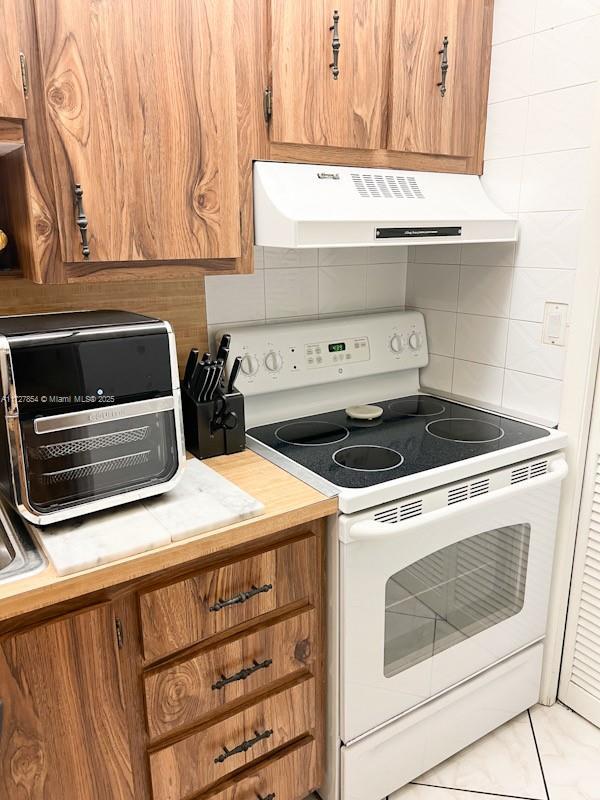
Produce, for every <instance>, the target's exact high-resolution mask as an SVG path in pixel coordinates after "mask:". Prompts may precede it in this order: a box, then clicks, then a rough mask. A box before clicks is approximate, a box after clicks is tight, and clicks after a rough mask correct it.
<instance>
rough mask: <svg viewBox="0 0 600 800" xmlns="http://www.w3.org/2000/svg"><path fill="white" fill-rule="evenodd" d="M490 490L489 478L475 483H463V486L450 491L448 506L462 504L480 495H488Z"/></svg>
mask: <svg viewBox="0 0 600 800" xmlns="http://www.w3.org/2000/svg"><path fill="white" fill-rule="evenodd" d="M489 490H490V481H489V478H482V479H481V480H479V481H473V483H463V484H462V485H461V486H454V487H453V488H452V489H449V490H448V505H449V506H451V505H454V504H455V503H462V502H464V501H465V500H468V499H469V498H471V497H479V495H482V494H487V493H488V492H489Z"/></svg>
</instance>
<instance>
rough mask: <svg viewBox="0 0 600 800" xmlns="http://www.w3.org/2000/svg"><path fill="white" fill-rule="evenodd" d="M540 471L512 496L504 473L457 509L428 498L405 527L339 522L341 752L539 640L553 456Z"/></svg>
mask: <svg viewBox="0 0 600 800" xmlns="http://www.w3.org/2000/svg"><path fill="white" fill-rule="evenodd" d="M546 461H547V462H548V463H547V465H546V467H545V470H546V471H545V474H537V472H534V473H533V477H531V476H530V477H529V479H528V480H524V481H523V482H519V483H516V484H512V485H511V483H510V481H511V470H499V471H497V472H496V473H491V474H490V475H489V485H488V486H487V489H486V492H485V493H484V494H481V495H478V496H473V495H471V499H469V495H466V496H464V501H461V502H454V498H455V497H456V496H457V494H456V487H453V486H450V487H444V488H443V489H439V490H435V492H436V495H435V497H434V499H435V501H436V502H437V503H438V504H439V502H440V497H442V498H443V506H440V507H439V508H435V509H434V510H427V509H431V508H432V506H431V495H432V494H433V493H428V495H425V496H423V513H422V514H421V515H419V516H416V517H414V518H412V519H407V520H404V521H400V522H396V523H389V522H388V523H386V522H381V521H374V520H373V517H374V512H373V511H370V512H364V513H360V514H355V515H352V517H341V518H340V539H341V543H340V575H341V585H340V625H341V739H342V741H344V742H345V743H346V744H348V743H351V742H352V741H353V740H355V739H356V738H357V737H360V736H362V735H364V734H365V733H367V732H368V731H369V730H372V729H373V728H375V727H377V726H379V725H382V724H383V723H385V722H388V721H390V720H393V719H394V718H395V717H397V716H399V715H400V714H403V713H404V712H406V711H408V710H409V709H410V708H413V707H415V706H418V705H419V704H421V703H424V702H425V701H427V700H429V699H430V698H433V697H436V696H437V695H440V694H441V693H442V692H444V691H446V690H448V689H449V688H450V687H452V686H454V685H456V684H458V683H461V682H462V681H464V680H465V679H467V678H469V677H470V676H472V675H475V674H477V673H479V672H480V671H481V670H483V669H485V668H487V667H490V666H492V665H493V664H496V663H497V662H499V661H501V660H502V659H505V658H506V657H507V656H509V655H511V654H512V653H516V652H517V651H519V650H521V649H522V648H524V647H527V646H528V645H530V644H533V643H534V642H536V641H539V640H540V639H541V638H542V637H543V636H544V633H545V627H546V615H547V608H548V594H549V587H550V579H551V573H552V560H553V552H554V538H555V532H556V520H557V514H558V504H559V497H560V482H561V480H562V478H563V477H564V475H565V474H566V463H565V461H564V459H563V458H562V457H560V456H559V457H555V458H551V459H546ZM482 477H483V476H478V477H477V478H476V479H473V480H474V485H475V483H477V482H478V481H479V483H477V485H478V486H480V485H481V478H482ZM486 480H487V479H486ZM505 484H506V485H505ZM411 500H412V502H415V500H414V498H411ZM448 503H450V505H448ZM375 512H377V509H376V510H375Z"/></svg>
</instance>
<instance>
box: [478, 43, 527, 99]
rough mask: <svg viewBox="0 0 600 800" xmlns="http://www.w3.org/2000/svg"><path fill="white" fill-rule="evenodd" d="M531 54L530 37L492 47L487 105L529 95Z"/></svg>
mask: <svg viewBox="0 0 600 800" xmlns="http://www.w3.org/2000/svg"><path fill="white" fill-rule="evenodd" d="M532 53H533V37H532V36H524V37H523V38H521V39H513V40H511V41H510V42H505V43H504V44H496V45H494V46H493V47H492V63H491V70H490V90H489V96H488V102H489V103H500V102H502V101H503V100H513V99H514V98H515V97H525V96H526V95H528V94H529V86H530V83H531V57H532Z"/></svg>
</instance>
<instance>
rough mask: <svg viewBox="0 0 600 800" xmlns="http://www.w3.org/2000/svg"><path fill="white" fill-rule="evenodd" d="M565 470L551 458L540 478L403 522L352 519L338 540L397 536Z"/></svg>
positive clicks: (544, 481) (558, 477)
mask: <svg viewBox="0 0 600 800" xmlns="http://www.w3.org/2000/svg"><path fill="white" fill-rule="evenodd" d="M568 471H569V467H568V465H567V462H566V461H565V459H564V458H558V459H556V461H551V462H550V464H549V467H548V472H547V473H546V474H545V475H541V476H540V477H539V478H530V479H529V480H527V481H523V482H522V483H518V484H516V485H514V486H505V487H503V488H502V489H497V490H496V491H495V492H490V493H489V494H483V495H480V496H479V497H475V498H473V499H472V500H469V502H468V503H467V504H466V505H464V504H463V503H457V504H456V505H453V506H444V507H443V508H439V509H436V510H435V511H431V512H429V513H428V514H423V515H422V516H420V517H413V518H409V519H406V520H404V521H403V522H377V521H376V520H372V519H369V520H363V521H362V522H355V523H354V525H352V526H351V527H350V528H349V529H347V530H346V531H343V532H341V533H340V541H342V542H344V543H345V544H349V543H350V542H361V541H369V540H371V539H384V538H386V537H392V536H398V535H399V534H402V533H404V532H405V531H408V530H410V532H411V533H413V532H414V531H415V530H416V529H418V528H422V527H423V526H424V525H429V524H430V523H432V522H436V521H437V520H440V519H443V520H451V519H452V517H454V516H457V515H458V514H461V513H462V512H464V511H467V510H468V511H471V510H475V509H477V508H479V507H481V506H483V505H485V504H486V503H489V502H490V501H492V500H493V501H498V500H509V499H510V498H511V497H515V496H517V495H519V494H521V493H522V492H524V491H526V490H527V489H538V488H539V487H541V486H547V485H549V484H552V483H560V482H561V481H562V480H564V478H565V477H566V476H567V473H568Z"/></svg>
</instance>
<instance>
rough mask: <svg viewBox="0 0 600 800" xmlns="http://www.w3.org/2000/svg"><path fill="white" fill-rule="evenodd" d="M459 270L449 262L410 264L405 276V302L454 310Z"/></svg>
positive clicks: (421, 306)
mask: <svg viewBox="0 0 600 800" xmlns="http://www.w3.org/2000/svg"><path fill="white" fill-rule="evenodd" d="M459 270H460V267H458V266H455V265H450V264H446V265H440V264H411V265H410V267H409V269H408V275H407V278H406V302H407V304H408V305H411V306H417V307H418V308H437V309H439V310H440V311H456V302H457V296H458V277H459Z"/></svg>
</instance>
